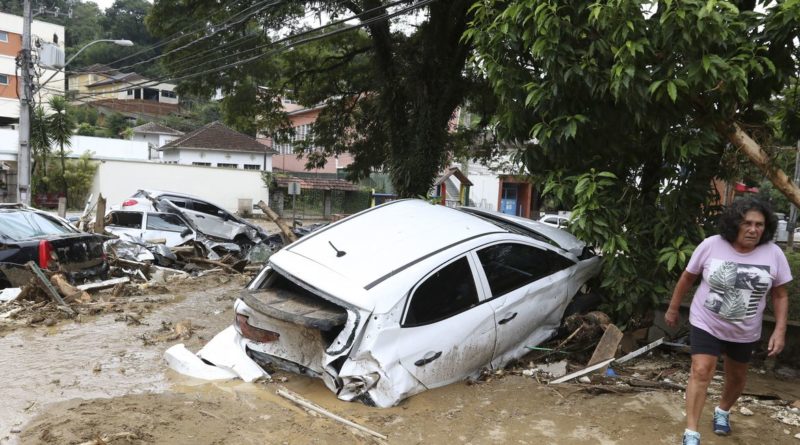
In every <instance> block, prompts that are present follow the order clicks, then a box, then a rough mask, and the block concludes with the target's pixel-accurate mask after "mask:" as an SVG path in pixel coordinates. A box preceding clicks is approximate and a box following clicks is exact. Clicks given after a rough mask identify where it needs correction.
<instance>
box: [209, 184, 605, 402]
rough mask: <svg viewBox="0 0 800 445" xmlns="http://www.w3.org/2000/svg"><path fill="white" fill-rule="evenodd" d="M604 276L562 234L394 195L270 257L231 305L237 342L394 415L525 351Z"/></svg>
mask: <svg viewBox="0 0 800 445" xmlns="http://www.w3.org/2000/svg"><path fill="white" fill-rule="evenodd" d="M599 269H600V258H599V257H597V256H595V255H594V254H593V252H592V251H591V250H590V249H587V248H585V247H584V246H583V245H582V244H581V243H580V242H579V241H578V240H577V239H575V238H574V237H572V236H571V235H570V234H568V233H566V232H564V231H561V230H559V229H555V228H551V227H547V226H544V225H542V224H538V223H536V222H533V221H529V220H523V219H521V218H516V217H511V216H508V215H502V214H498V213H494V212H486V211H480V210H475V209H472V210H469V209H465V210H456V209H452V208H447V207H443V206H438V205H431V204H428V203H427V202H425V201H420V200H400V201H393V202H390V203H387V204H384V205H382V206H379V207H375V208H372V209H369V210H366V211H363V212H361V213H359V214H357V215H354V216H352V217H350V218H347V219H345V220H342V221H340V222H337V223H335V224H332V225H330V226H328V227H325V228H323V229H321V230H319V231H317V232H314V233H312V234H310V235H308V236H306V237H304V238H302V239H300V240H298V241H297V242H295V243H293V244H291V245H289V246H287V247H286V248H284V249H282V250H281V251H279V252H277V253H276V254H274V255H273V256H272V257H271V258H270V260H269V263H268V264H267V265H266V266H265V267H264V269H263V270H262V271H261V272H260V273H259V274H258V275H257V276H256V278H254V279H253V281H252V282H251V283H250V284H249V285H248V287H247V289H246V290H245V291H244V292H243V293H242V294H241V296H240V298H239V299H237V301H236V302H235V321H234V327H235V329H236V332H237V335H236V337H235V339H234V343H235V344H236V345H237V346H238V347H243V348H244V349H245V351H246V353H247V354H248V355H249V356H250V357H251V358H252V359H253V360H254V361H256V362H257V363H259V364H260V365H262V366H263V367H266V368H270V367H277V368H281V369H285V370H290V371H293V372H297V373H302V374H305V375H309V376H313V377H318V378H321V379H322V380H323V381H324V382H325V384H326V386H328V388H330V389H331V390H332V391H334V392H335V393H336V395H337V396H338V397H339V398H340V399H343V400H360V401H363V402H365V403H367V404H371V405H376V406H380V407H388V406H392V405H395V404H396V403H398V402H399V401H401V400H403V399H404V398H406V397H409V396H411V395H413V394H416V393H419V392H421V391H424V390H425V389H429V388H435V387H439V386H443V385H447V384H449V383H452V382H455V381H459V380H463V379H465V378H468V377H471V376H477V375H478V374H479V373H480V371H481V370H482V369H483V368H487V367H488V368H498V367H502V366H504V365H505V364H506V363H508V362H509V361H510V360H512V359H515V358H518V357H521V356H522V355H524V354H525V353H526V351H527V350H526V348H525V347H526V346H534V345H536V344H539V343H541V342H542V341H544V340H546V339H548V338H549V337H551V335H552V334H553V333H554V332H555V330H556V329H557V328H558V326H559V324H560V321H561V318H562V316H563V313H564V310H565V308H566V306H567V305H568V304H569V302H570V300H571V299H572V297H573V296H575V295H576V294H577V293H578V292H580V291H581V289H582V287H583V286H584V284H586V282H587V281H588V280H589V279H590V278H592V277H593V276H595V275H596V274H597V273H598V272H599ZM212 361H213V360H212Z"/></svg>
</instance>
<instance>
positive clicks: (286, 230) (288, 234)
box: [256, 201, 297, 244]
mask: <svg viewBox="0 0 800 445" xmlns="http://www.w3.org/2000/svg"><path fill="white" fill-rule="evenodd" d="M256 205H257V206H258V208H259V209H261V211H262V212H264V214H266V215H267V217H269V219H271V220H272V222H274V223H275V224H277V225H278V228H279V229H280V230H281V233H282V234H283V237H284V240H285V241H286V243H287V244H289V243H293V242H295V241H297V235H295V234H294V232H292V229H291V228H290V227H289V226H287V225H286V223H285V222H283V220H282V219H281V217H280V216H278V214H277V213H275V212H274V211H273V210H272V209H271V208H269V206H267V204H266V203H265V202H264V201H258V204H256Z"/></svg>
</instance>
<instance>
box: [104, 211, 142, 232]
mask: <svg viewBox="0 0 800 445" xmlns="http://www.w3.org/2000/svg"><path fill="white" fill-rule="evenodd" d="M105 221H106V222H105V226H106V227H105V228H106V230H107V231H108V232H111V233H113V234H114V235H117V236H120V235H122V234H126V235H130V236H132V237H133V238H140V237H142V223H143V221H144V212H125V211H119V210H114V211H111V212H108V214H107V215H106V217H105Z"/></svg>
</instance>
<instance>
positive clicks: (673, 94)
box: [667, 81, 678, 103]
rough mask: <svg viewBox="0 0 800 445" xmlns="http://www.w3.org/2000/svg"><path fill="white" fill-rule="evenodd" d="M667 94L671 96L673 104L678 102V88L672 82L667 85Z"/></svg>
mask: <svg viewBox="0 0 800 445" xmlns="http://www.w3.org/2000/svg"><path fill="white" fill-rule="evenodd" d="M667 93H668V94H669V98H670V99H672V103H675V101H676V100H678V88H677V87H676V86H675V83H673V82H672V81H670V82H668V83H667Z"/></svg>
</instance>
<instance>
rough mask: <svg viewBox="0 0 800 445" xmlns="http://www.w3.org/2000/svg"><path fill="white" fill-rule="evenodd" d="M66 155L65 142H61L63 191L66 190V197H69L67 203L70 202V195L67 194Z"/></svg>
mask: <svg viewBox="0 0 800 445" xmlns="http://www.w3.org/2000/svg"><path fill="white" fill-rule="evenodd" d="M65 157H66V155H65V154H64V144H63V143H62V144H61V188H62V192H64V198H67V203H69V196H68V195H67V168H66V162H65V161H64V158H65Z"/></svg>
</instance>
